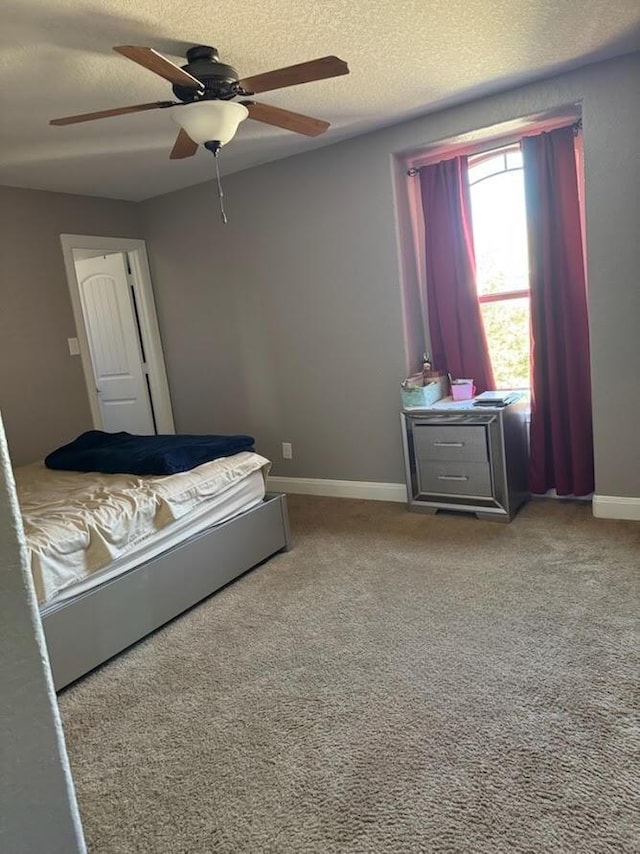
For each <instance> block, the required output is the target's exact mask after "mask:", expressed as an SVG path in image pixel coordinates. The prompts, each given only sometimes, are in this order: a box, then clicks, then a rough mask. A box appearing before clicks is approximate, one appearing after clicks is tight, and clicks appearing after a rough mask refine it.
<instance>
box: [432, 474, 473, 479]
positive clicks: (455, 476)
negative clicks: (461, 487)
mask: <svg viewBox="0 0 640 854" xmlns="http://www.w3.org/2000/svg"><path fill="white" fill-rule="evenodd" d="M438 480H469V478H468V477H467V475H464V474H439V475H438Z"/></svg>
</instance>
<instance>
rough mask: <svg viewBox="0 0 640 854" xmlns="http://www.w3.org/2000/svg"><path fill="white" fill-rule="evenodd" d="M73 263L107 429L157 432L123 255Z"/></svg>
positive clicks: (129, 431) (103, 418) (100, 404)
mask: <svg viewBox="0 0 640 854" xmlns="http://www.w3.org/2000/svg"><path fill="white" fill-rule="evenodd" d="M75 265H76V272H77V276H78V284H79V288H80V300H81V303H82V313H83V316H84V322H85V326H86V330H87V337H88V339H89V349H90V351H91V363H92V366H93V374H94V378H95V383H96V391H97V393H98V402H99V406H100V414H101V416H102V425H103V429H104V430H106V431H107V432H108V433H116V432H118V431H119V430H126V431H127V432H128V433H137V434H150V433H155V432H156V430H155V426H154V422H153V413H152V409H151V404H150V398H149V385H148V380H147V372H146V366H145V364H144V361H143V354H142V348H141V343H140V334H139V331H138V321H137V317H136V313H135V306H134V302H133V299H134V297H133V292H132V288H131V285H130V284H129V280H128V278H127V264H126V260H125V256H124V254H123V253H122V252H118V253H114V254H112V255H101V256H99V257H97V258H87V259H84V260H76V262H75Z"/></svg>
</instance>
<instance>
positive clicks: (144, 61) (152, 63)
mask: <svg viewBox="0 0 640 854" xmlns="http://www.w3.org/2000/svg"><path fill="white" fill-rule="evenodd" d="M114 50H115V51H116V53H120V54H122V56H126V57H127V59H132V60H133V61H134V62H137V63H138V65H142V66H143V67H144V68H148V69H149V71H153V73H154V74H159V75H160V77H164V79H165V80H168V81H169V83H175V84H176V86H191V87H192V88H193V89H202V88H203V87H202V83H201V82H200V81H199V80H196V78H195V77H193V76H192V75H191V74H189V73H188V72H187V71H183V70H182V68H180V66H178V65H174V63H173V62H170V61H169V60H168V59H165V58H164V56H162V54H161V53H158V52H157V51H156V50H154V49H153V48H152V47H138V46H137V45H134V44H123V45H120V46H119V47H114Z"/></svg>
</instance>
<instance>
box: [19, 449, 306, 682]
mask: <svg viewBox="0 0 640 854" xmlns="http://www.w3.org/2000/svg"><path fill="white" fill-rule="evenodd" d="M268 471H269V461H268V460H266V459H265V458H264V457H262V456H260V455H259V454H256V453H254V452H252V451H243V452H241V453H238V454H234V455H231V456H228V457H223V458H221V459H215V460H212V461H208V462H206V463H203V464H201V465H198V466H196V467H194V468H192V469H189V470H186V471H182V472H178V473H175V474H171V475H131V474H105V473H102V474H99V473H93V472H86V473H85V472H81V473H78V472H72V471H53V470H51V469H49V468H47V467H46V466H45V465H44V463H42V462H40V463H35V464H33V465H29V466H22V467H18V468H16V469H15V470H14V474H15V479H16V487H17V492H18V499H19V502H20V506H21V511H22V517H23V523H24V529H25V535H26V541H27V546H28V551H29V560H30V562H31V571H32V575H33V579H34V585H35V589H36V594H37V596H38V601H39V605H40V613H41V617H42V624H43V629H44V634H45V638H46V641H47V648H48V652H49V658H50V662H51V669H52V673H53V681H54V685H55V688H56V690H60V689H61V688H63V687H65V686H66V685H68V684H69V683H71V682H73V681H75V680H76V679H78V678H79V677H80V676H83V675H84V674H86V673H87V672H89V671H90V670H92V669H93V668H95V667H97V666H98V665H99V664H102V663H103V662H105V661H107V660H108V659H109V658H111V657H112V656H114V655H116V654H117V653H119V652H121V651H122V650H124V649H126V648H127V647H128V646H130V645H131V644H133V643H135V642H136V641H138V640H140V639H141V638H142V637H144V636H145V635H147V634H149V633H150V632H152V631H154V630H155V629H157V628H159V627H160V626H162V625H163V624H164V623H166V622H168V621H169V620H171V619H173V618H174V617H176V616H178V615H179V614H181V613H182V612H184V611H185V610H187V609H188V608H190V607H192V606H193V605H195V604H196V603H197V602H199V601H201V600H202V599H204V598H205V597H207V596H209V595H210V594H211V593H213V592H215V591H216V590H218V589H219V588H220V587H222V586H223V585H225V584H227V583H228V582H229V581H231V580H233V579H234V578H237V577H238V576H239V575H241V574H242V573H244V572H246V571H247V570H249V569H251V568H252V567H254V566H256V565H257V564H259V563H261V562H263V561H265V560H266V559H267V558H269V557H271V556H272V555H273V554H275V553H276V552H278V551H281V550H286V549H288V547H289V527H288V518H287V507H286V499H285V496H284V495H281V494H270V493H267V492H266V478H267V474H268Z"/></svg>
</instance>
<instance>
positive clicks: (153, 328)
mask: <svg viewBox="0 0 640 854" xmlns="http://www.w3.org/2000/svg"><path fill="white" fill-rule="evenodd" d="M60 243H61V244H62V255H63V257H64V266H65V270H66V273H67V283H68V285H69V294H70V296H71V307H72V309H73V317H74V320H75V324H76V332H77V335H78V345H79V349H80V358H81V360H82V370H83V372H84V379H85V384H86V386H87V393H88V396H89V406H90V408H91V417H92V419H93V426H94V427H95V429H96V430H103V429H104V427H103V422H102V415H101V414H100V406H99V403H98V394H97V391H96V383H95V379H94V375H93V365H92V362H91V352H90V350H89V338H88V336H87V329H86V326H85V322H84V315H83V313H82V303H81V300H80V285H79V282H78V277H77V274H76V266H75V263H74V257H73V250H74V249H97V250H100V251H103V252H105V254H107V253H110V252H124V253H125V254H126V255H127V257H128V259H129V265H130V267H131V273H132V279H133V282H132V284H133V289H134V293H135V297H136V303H137V308H138V316H139V319H140V333H141V335H142V342H143V345H144V350H145V355H146V358H147V367H148V369H149V385H150V387H151V398H152V403H153V410H154V414H155V419H156V426H157V429H158V433H175V426H174V423H173V411H172V409H171V398H170V396H169V383H168V380H167V372H166V369H165V364H164V354H163V352H162V342H161V340H160V328H159V326H158V318H157V315H156V305H155V300H154V298H153V289H152V286H151V273H150V270H149V259H148V258H147V246H146V243H145V242H144V240H138V239H134V238H130V237H92V236H90V235H86V234H61V235H60Z"/></svg>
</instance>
